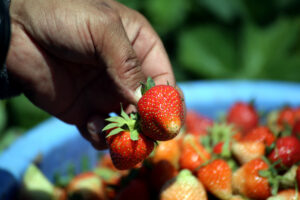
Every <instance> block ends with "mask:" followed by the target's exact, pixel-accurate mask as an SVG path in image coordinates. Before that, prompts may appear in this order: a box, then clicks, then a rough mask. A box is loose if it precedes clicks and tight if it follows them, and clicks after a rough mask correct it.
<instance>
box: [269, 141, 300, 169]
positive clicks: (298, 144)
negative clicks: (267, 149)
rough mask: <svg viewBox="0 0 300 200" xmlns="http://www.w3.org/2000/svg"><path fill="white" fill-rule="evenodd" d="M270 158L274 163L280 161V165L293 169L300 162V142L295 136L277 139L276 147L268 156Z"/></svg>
mask: <svg viewBox="0 0 300 200" xmlns="http://www.w3.org/2000/svg"><path fill="white" fill-rule="evenodd" d="M268 158H269V159H270V160H271V161H272V162H275V161H277V160H279V159H280V160H281V162H280V163H281V164H283V166H285V167H291V166H292V165H293V164H295V163H297V162H298V161H300V141H299V140H298V139H297V138H296V137H294V136H285V137H281V138H279V139H277V141H276V146H275V148H274V149H273V150H272V152H271V153H270V154H269V155H268ZM277 167H279V165H278V166H277Z"/></svg>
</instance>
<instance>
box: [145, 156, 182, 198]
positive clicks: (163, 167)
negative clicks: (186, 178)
mask: <svg viewBox="0 0 300 200" xmlns="http://www.w3.org/2000/svg"><path fill="white" fill-rule="evenodd" d="M177 174H178V171H177V170H176V169H175V167H174V165H172V164H171V163H170V162H169V161H167V160H160V161H159V162H157V163H155V164H154V165H153V168H152V170H151V172H150V183H151V187H152V188H153V189H154V191H156V192H159V191H160V190H161V188H162V186H163V185H164V184H165V183H166V182H167V181H169V180H170V179H172V178H174V177H175V176H176V175H177Z"/></svg>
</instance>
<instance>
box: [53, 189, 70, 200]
mask: <svg viewBox="0 0 300 200" xmlns="http://www.w3.org/2000/svg"><path fill="white" fill-rule="evenodd" d="M67 199H68V197H67V192H66V190H65V189H63V188H60V187H54V200H67Z"/></svg>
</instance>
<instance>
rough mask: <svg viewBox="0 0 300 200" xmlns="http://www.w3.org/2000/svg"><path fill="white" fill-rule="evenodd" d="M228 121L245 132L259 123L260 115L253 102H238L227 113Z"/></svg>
mask: <svg viewBox="0 0 300 200" xmlns="http://www.w3.org/2000/svg"><path fill="white" fill-rule="evenodd" d="M227 122H228V123H230V124H234V125H235V126H236V127H237V128H238V129H239V130H241V131H242V132H243V133H245V132H248V131H250V130H251V129H253V128H254V127H256V126H257V125H258V123H259V116H258V113H257V111H256V110H255V108H254V107H253V105H252V104H250V103H244V102H236V103H235V104H233V106H232V107H231V108H230V110H229V112H228V114H227Z"/></svg>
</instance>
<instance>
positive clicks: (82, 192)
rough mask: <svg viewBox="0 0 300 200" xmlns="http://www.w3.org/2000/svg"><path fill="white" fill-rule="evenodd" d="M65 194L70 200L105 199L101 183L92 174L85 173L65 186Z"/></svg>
mask: <svg viewBox="0 0 300 200" xmlns="http://www.w3.org/2000/svg"><path fill="white" fill-rule="evenodd" d="M67 193H68V196H69V197H70V198H71V199H72V198H79V199H90V200H105V199H107V198H106V195H105V190H104V184H103V181H102V180H101V179H100V178H99V177H98V176H97V175H96V174H95V173H93V172H85V173H82V174H79V175H77V176H76V177H74V178H73V179H72V180H71V182H70V183H69V185H68V186H67Z"/></svg>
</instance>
